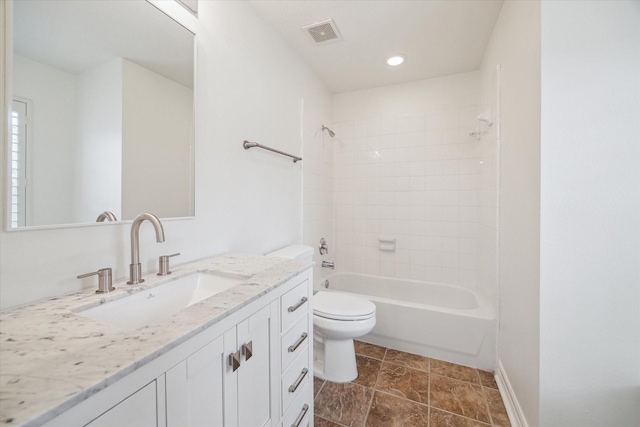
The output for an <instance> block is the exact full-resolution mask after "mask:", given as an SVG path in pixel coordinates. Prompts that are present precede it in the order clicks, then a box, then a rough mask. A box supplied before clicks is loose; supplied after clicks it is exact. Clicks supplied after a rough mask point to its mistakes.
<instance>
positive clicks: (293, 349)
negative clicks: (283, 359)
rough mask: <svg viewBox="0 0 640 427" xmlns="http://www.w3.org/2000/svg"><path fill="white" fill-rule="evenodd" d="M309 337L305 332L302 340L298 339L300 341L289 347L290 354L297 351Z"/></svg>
mask: <svg viewBox="0 0 640 427" xmlns="http://www.w3.org/2000/svg"><path fill="white" fill-rule="evenodd" d="M308 336H309V335H308V334H307V333H306V332H303V333H302V335H300V338H298V341H296V342H295V343H293V344H292V345H290V346H289V353H293V352H294V351H296V350H297V349H298V347H300V345H302V343H303V342H304V340H306V339H307V337H308Z"/></svg>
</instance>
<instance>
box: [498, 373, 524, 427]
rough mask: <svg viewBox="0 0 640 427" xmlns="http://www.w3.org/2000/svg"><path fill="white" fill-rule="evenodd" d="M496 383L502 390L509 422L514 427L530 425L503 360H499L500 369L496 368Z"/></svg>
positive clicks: (501, 393)
mask: <svg viewBox="0 0 640 427" xmlns="http://www.w3.org/2000/svg"><path fill="white" fill-rule="evenodd" d="M495 377H496V383H498V389H499V390H500V395H501V396H502V401H503V402H504V407H505V409H506V410H507V415H508V416H509V422H510V423H511V426H512V427H529V425H528V424H527V420H526V418H525V417H524V413H523V412H522V408H520V404H519V403H518V399H517V398H516V395H515V393H514V392H513V388H512V387H511V383H510V382H509V378H508V377H507V373H506V372H505V370H504V367H503V366H502V362H500V361H498V369H497V370H496V375H495Z"/></svg>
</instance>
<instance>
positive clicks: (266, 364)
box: [166, 302, 278, 427]
mask: <svg viewBox="0 0 640 427" xmlns="http://www.w3.org/2000/svg"><path fill="white" fill-rule="evenodd" d="M277 308H278V304H277V303H276V302H273V303H271V304H270V305H268V306H266V307H264V308H262V309H261V310H259V311H258V312H257V313H255V314H253V315H251V316H250V317H249V318H247V319H245V320H244V321H242V322H241V323H239V324H238V325H237V326H235V327H233V328H231V329H229V330H228V331H227V332H225V333H224V334H223V335H222V336H220V337H218V338H216V339H215V340H214V341H212V342H210V343H209V344H207V345H206V346H205V347H203V348H201V349H200V350H198V351H197V352H196V353H194V354H192V355H191V356H189V357H188V358H187V359H186V360H183V361H182V362H181V363H179V364H178V365H176V366H174V367H173V368H171V369H170V370H169V371H167V373H166V389H167V391H166V396H167V400H166V402H167V403H166V404H167V408H166V412H167V427H181V426H204V425H210V426H225V427H226V426H239V427H254V426H255V427H262V426H271V425H273V423H272V421H273V420H274V419H277V418H278V412H277V411H275V410H274V408H273V404H272V399H271V398H270V396H271V394H272V390H271V373H272V369H271V365H272V364H273V363H274V361H276V360H277V359H278V353H277V342H278V341H277V336H278V329H277V321H276V319H277V314H278V312H277Z"/></svg>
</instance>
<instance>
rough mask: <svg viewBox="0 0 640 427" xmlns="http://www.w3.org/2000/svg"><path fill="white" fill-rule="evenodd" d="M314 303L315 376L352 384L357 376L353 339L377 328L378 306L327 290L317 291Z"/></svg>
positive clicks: (361, 299)
mask: <svg viewBox="0 0 640 427" xmlns="http://www.w3.org/2000/svg"><path fill="white" fill-rule="evenodd" d="M312 302H313V333H314V338H313V351H314V355H313V360H314V364H313V371H314V375H315V376H317V377H319V378H321V379H324V380H328V381H331V382H336V383H345V382H349V381H353V380H354V379H356V378H357V377H358V368H357V366H356V353H355V349H354V347H353V340H354V338H358V337H361V336H363V335H366V334H368V333H369V332H371V330H372V329H373V327H374V326H375V325H376V306H375V304H373V303H372V302H371V301H369V300H366V299H364V298H358V297H354V296H351V295H345V294H341V293H338V292H326V291H320V292H317V293H316V294H315V295H314V296H313V301H312Z"/></svg>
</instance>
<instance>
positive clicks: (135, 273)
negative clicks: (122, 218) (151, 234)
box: [127, 213, 164, 285]
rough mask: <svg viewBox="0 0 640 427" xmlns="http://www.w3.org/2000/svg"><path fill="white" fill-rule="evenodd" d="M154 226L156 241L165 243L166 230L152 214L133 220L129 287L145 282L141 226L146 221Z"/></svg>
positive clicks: (141, 215) (139, 216)
mask: <svg viewBox="0 0 640 427" xmlns="http://www.w3.org/2000/svg"><path fill="white" fill-rule="evenodd" d="M145 219H146V220H147V221H149V222H151V224H153V228H155V230H156V241H157V242H158V243H162V242H164V228H162V223H161V222H160V220H159V219H158V217H157V216H155V215H154V214H152V213H141V214H140V215H138V216H137V217H136V219H134V220H133V223H132V224H131V264H130V265H129V281H128V282H127V284H128V285H135V284H137V283H142V282H144V279H143V278H142V265H141V264H140V225H141V224H142V222H143V221H144V220H145Z"/></svg>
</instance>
